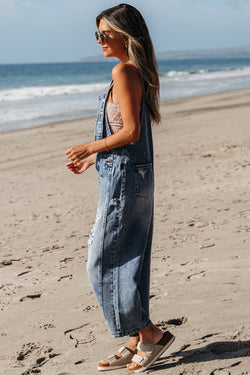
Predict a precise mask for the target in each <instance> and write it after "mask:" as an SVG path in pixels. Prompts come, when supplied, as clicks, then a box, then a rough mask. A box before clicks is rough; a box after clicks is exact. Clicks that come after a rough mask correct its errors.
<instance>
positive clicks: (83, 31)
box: [0, 0, 250, 64]
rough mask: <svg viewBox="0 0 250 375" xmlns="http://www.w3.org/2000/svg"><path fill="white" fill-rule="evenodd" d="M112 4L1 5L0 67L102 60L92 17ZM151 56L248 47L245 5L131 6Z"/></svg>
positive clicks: (36, 0) (194, 1)
mask: <svg viewBox="0 0 250 375" xmlns="http://www.w3.org/2000/svg"><path fill="white" fill-rule="evenodd" d="M120 2H122V0H121V1H113V0H0V63H1V64H8V63H34V62H71V61H79V60H80V59H81V58H84V57H90V56H96V55H98V54H101V51H100V46H98V45H97V43H96V40H95V36H94V32H95V30H96V26H95V17H96V15H98V14H99V13H100V12H101V11H103V10H104V9H106V8H109V7H112V6H114V5H118V4H119V3H120ZM127 3H128V4H131V5H133V6H135V7H136V8H137V9H139V10H140V12H141V13H142V15H143V17H144V18H145V20H146V22H147V25H148V27H149V30H150V33H151V37H152V40H153V43H154V47H155V50H156V52H162V51H169V50H170V51H173V50H189V49H203V48H205V49H207V48H225V47H238V46H239V47H240V46H249V45H250V37H249V36H250V0H134V1H127Z"/></svg>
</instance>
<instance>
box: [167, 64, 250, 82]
mask: <svg viewBox="0 0 250 375" xmlns="http://www.w3.org/2000/svg"><path fill="white" fill-rule="evenodd" d="M249 75H250V66H247V67H242V68H225V69H221V70H218V69H197V70H184V71H181V70H179V71H177V70H171V71H169V72H166V73H161V78H162V79H164V78H165V79H168V80H170V81H176V82H178V81H192V80H193V81H194V80H207V79H211V80H212V79H217V78H219V79H226V78H234V77H239V78H240V77H244V76H249Z"/></svg>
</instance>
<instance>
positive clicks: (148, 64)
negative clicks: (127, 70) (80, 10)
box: [96, 4, 161, 123]
mask: <svg viewBox="0 0 250 375" xmlns="http://www.w3.org/2000/svg"><path fill="white" fill-rule="evenodd" d="M101 19H103V20H104V21H105V22H106V23H107V24H108V25H109V26H110V27H111V28H112V29H113V30H115V31H116V32H117V33H119V34H120V35H121V36H122V37H124V38H126V39H127V41H128V57H129V59H130V60H131V62H132V63H133V64H134V65H135V66H136V68H137V69H138V72H139V74H140V75H141V77H143V79H144V81H145V82H146V102H147V104H148V108H149V113H150V117H151V120H152V121H153V122H156V123H159V122H160V120H161V115H160V111H159V92H160V82H159V75H158V67H157V61H156V57H155V53H154V47H153V44H152V40H151V37H150V35H149V31H148V28H147V25H146V22H145V21H144V19H143V17H142V15H141V13H140V12H139V11H138V10H137V9H136V8H134V7H133V6H131V5H128V4H120V5H117V6H115V7H112V8H109V9H107V10H104V11H103V12H102V13H100V14H99V15H98V16H97V17H96V25H97V27H99V24H100V21H101Z"/></svg>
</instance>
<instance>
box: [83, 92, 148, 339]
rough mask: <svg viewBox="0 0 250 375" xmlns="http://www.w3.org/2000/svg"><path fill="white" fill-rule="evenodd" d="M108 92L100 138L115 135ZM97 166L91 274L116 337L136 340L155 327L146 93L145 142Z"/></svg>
mask: <svg viewBox="0 0 250 375" xmlns="http://www.w3.org/2000/svg"><path fill="white" fill-rule="evenodd" d="M109 92H110V90H109ZM109 92H108V94H107V95H104V96H101V97H99V106H98V113H97V119H96V123H95V140H99V139H102V138H104V137H108V136H110V135H111V132H110V128H109V123H108V120H107V115H106V111H105V108H106V101H107V99H108V96H109ZM95 166H96V170H97V175H98V182H99V186H100V198H99V204H98V209H97V215H96V221H95V224H94V226H93V228H92V230H91V232H90V237H89V241H88V248H89V254H88V264H87V271H88V275H89V279H90V282H91V284H92V287H93V290H94V292H95V294H96V297H97V300H98V302H99V305H100V307H101V309H102V311H103V314H104V317H105V319H106V321H107V323H108V326H109V328H110V330H111V333H112V336H114V337H120V336H136V335H137V334H138V332H139V331H141V330H143V329H144V328H147V327H148V326H149V325H150V323H151V321H150V318H149V284H150V255H151V243H152V232H153V209H154V197H153V195H154V172H153V144H152V133H151V123H150V116H149V110H148V106H147V104H146V101H145V89H144V93H143V100H142V107H141V132H140V139H139V140H138V141H137V142H133V143H130V144H128V145H126V146H123V147H119V148H116V149H114V150H111V151H110V152H106V151H104V152H99V153H97V154H96V160H95Z"/></svg>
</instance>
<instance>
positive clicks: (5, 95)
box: [0, 83, 107, 102]
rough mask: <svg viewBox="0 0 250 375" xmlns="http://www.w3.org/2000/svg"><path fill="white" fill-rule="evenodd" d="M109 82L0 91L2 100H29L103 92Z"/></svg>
mask: <svg viewBox="0 0 250 375" xmlns="http://www.w3.org/2000/svg"><path fill="white" fill-rule="evenodd" d="M106 87H107V83H94V84H85V85H64V86H63V85H62V86H42V87H22V88H19V89H10V90H3V91H0V102H13V101H19V100H29V99H34V98H41V97H48V96H64V95H73V94H85V93H93V92H103V91H104V90H105V89H106Z"/></svg>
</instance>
